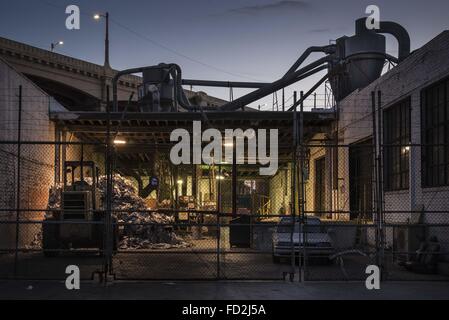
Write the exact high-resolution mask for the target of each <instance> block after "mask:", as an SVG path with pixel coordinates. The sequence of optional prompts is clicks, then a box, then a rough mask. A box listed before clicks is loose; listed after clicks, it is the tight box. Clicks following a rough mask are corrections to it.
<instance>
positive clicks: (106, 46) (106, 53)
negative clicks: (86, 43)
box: [93, 12, 110, 67]
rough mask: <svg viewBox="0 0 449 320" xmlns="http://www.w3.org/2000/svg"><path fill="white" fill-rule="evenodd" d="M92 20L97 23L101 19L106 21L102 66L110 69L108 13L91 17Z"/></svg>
mask: <svg viewBox="0 0 449 320" xmlns="http://www.w3.org/2000/svg"><path fill="white" fill-rule="evenodd" d="M93 18H94V20H97V21H99V20H100V19H101V18H105V20H106V35H105V40H104V66H105V67H110V64H109V12H106V13H105V14H100V13H96V14H94V16H93Z"/></svg>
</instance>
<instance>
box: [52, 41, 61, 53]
mask: <svg viewBox="0 0 449 320" xmlns="http://www.w3.org/2000/svg"><path fill="white" fill-rule="evenodd" d="M62 45H64V41H56V42H52V43H51V45H50V50H51V52H54V51H55V48H56V46H62Z"/></svg>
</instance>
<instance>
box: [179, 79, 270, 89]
mask: <svg viewBox="0 0 449 320" xmlns="http://www.w3.org/2000/svg"><path fill="white" fill-rule="evenodd" d="M182 84H183V85H186V86H203V87H221V88H256V89H257V88H262V87H264V86H266V85H269V84H270V83H269V82H236V81H214V80H194V79H182Z"/></svg>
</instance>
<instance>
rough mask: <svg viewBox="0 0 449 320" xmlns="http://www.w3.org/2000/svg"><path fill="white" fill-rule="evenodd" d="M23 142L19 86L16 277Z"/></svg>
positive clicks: (15, 274)
mask: <svg viewBox="0 0 449 320" xmlns="http://www.w3.org/2000/svg"><path fill="white" fill-rule="evenodd" d="M21 144H22V86H19V111H18V125H17V182H16V183H17V186H16V187H17V189H16V251H15V254H14V278H16V277H17V272H18V262H19V240H20V238H19V232H20V192H21V189H20V179H21V174H20V166H21V161H20V160H21V159H20V158H21V156H22V155H21Z"/></svg>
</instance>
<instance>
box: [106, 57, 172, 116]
mask: <svg viewBox="0 0 449 320" xmlns="http://www.w3.org/2000/svg"><path fill="white" fill-rule="evenodd" d="M167 66H169V65H166V64H160V65H158V66H150V67H140V68H132V69H126V70H122V71H119V72H117V74H116V75H115V76H114V78H112V95H113V98H112V99H113V100H112V111H113V112H117V111H118V101H117V82H118V80H119V79H120V77H122V76H124V75H127V74H133V73H140V72H143V71H144V70H148V69H165V68H167Z"/></svg>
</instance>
